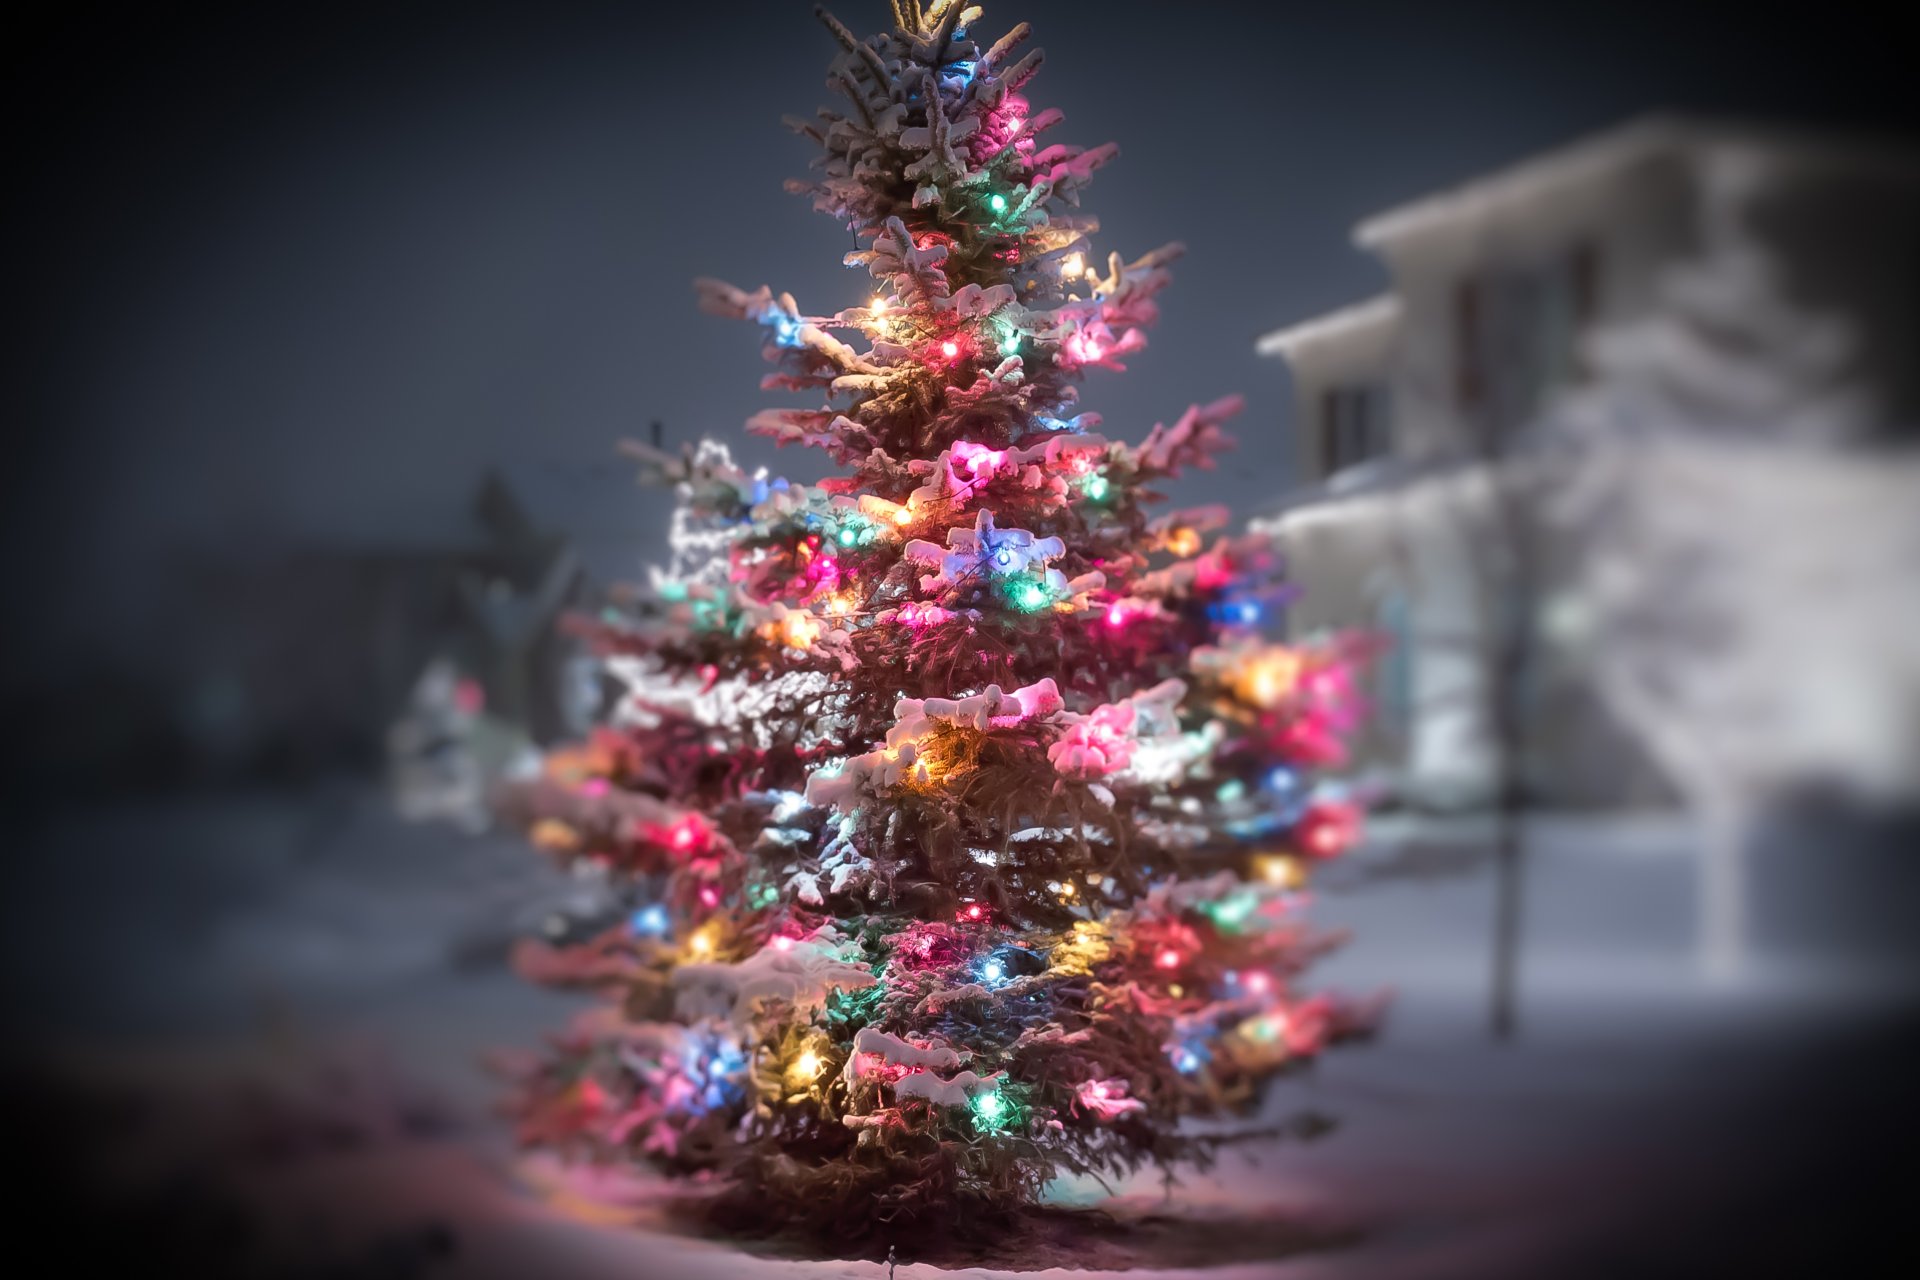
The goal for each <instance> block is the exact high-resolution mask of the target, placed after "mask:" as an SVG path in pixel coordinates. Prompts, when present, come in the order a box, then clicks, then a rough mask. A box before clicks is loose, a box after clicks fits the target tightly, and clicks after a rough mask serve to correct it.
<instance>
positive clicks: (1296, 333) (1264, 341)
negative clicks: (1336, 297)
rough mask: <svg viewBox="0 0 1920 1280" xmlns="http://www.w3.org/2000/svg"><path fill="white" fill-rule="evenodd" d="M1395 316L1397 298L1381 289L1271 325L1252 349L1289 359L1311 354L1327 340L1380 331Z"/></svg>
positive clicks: (1397, 315)
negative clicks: (1329, 309)
mask: <svg viewBox="0 0 1920 1280" xmlns="http://www.w3.org/2000/svg"><path fill="white" fill-rule="evenodd" d="M1399 318H1400V300H1399V299H1398V298H1396V297H1394V296H1393V295H1392V294H1388V293H1383V294H1379V295H1377V296H1375V297H1372V298H1368V299H1367V300H1366V301H1365V302H1356V303H1354V304H1353V305H1352V306H1347V307H1342V308H1340V309H1339V310H1338V311H1334V312H1330V313H1328V314H1327V315H1324V316H1316V317H1315V318H1314V319H1312V320H1307V321H1303V322H1301V323H1300V324H1295V325H1289V326H1287V327H1286V328H1284V329H1275V330H1274V331H1273V332H1272V333H1269V334H1266V335H1264V336H1263V337H1261V338H1260V340H1259V341H1258V342H1257V343H1255V344H1254V350H1256V351H1258V352H1259V353H1260V354H1261V355H1263V356H1280V357H1282V358H1283V359H1286V360H1290V361H1291V360H1296V359H1299V358H1300V357H1301V356H1302V355H1306V356H1308V357H1309V358H1311V355H1312V353H1313V351H1314V349H1315V348H1317V347H1323V346H1325V345H1326V344H1328V343H1334V342H1339V343H1345V342H1350V341H1352V340H1353V339H1354V338H1356V337H1359V336H1362V335H1366V334H1373V333H1380V334H1384V333H1385V332H1386V331H1387V330H1389V329H1391V328H1392V326H1393V324H1394V322H1395V321H1396V320H1398V319H1399Z"/></svg>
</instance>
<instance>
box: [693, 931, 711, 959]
mask: <svg viewBox="0 0 1920 1280" xmlns="http://www.w3.org/2000/svg"><path fill="white" fill-rule="evenodd" d="M687 950H689V951H691V952H693V954H695V955H697V956H704V955H711V954H713V938H712V937H711V936H710V935H709V934H708V933H707V932H706V931H705V930H701V931H700V932H699V933H696V934H694V935H693V936H692V937H691V938H688V939H687Z"/></svg>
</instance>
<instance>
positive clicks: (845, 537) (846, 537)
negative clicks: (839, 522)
mask: <svg viewBox="0 0 1920 1280" xmlns="http://www.w3.org/2000/svg"><path fill="white" fill-rule="evenodd" d="M858 541H860V531H859V530H857V529H855V528H854V527H853V526H852V525H848V526H847V527H846V528H844V529H842V530H841V531H840V545H841V546H843V547H850V546H852V545H853V544H854V543H856V542H858Z"/></svg>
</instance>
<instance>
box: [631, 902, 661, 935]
mask: <svg viewBox="0 0 1920 1280" xmlns="http://www.w3.org/2000/svg"><path fill="white" fill-rule="evenodd" d="M668 923H669V921H668V920H667V909H666V907H664V906H662V905H661V904H660V903H658V902H655V903H652V904H650V905H648V906H644V907H642V908H640V909H639V910H638V911H636V912H634V913H633V921H632V927H633V931H634V932H635V933H637V934H641V935H643V936H646V937H651V938H658V937H660V936H661V935H663V934H665V933H666V931H667V925H668Z"/></svg>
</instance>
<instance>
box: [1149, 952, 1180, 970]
mask: <svg viewBox="0 0 1920 1280" xmlns="http://www.w3.org/2000/svg"><path fill="white" fill-rule="evenodd" d="M1153 962H1154V963H1155V964H1157V965H1159V966H1160V967H1161V968H1162V969H1178V968H1179V967H1180V953H1179V952H1178V951H1177V950H1175V949H1174V948H1172V947H1168V948H1166V949H1165V950H1163V951H1162V952H1161V953H1160V954H1159V955H1158V956H1156V957H1154V961H1153Z"/></svg>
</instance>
